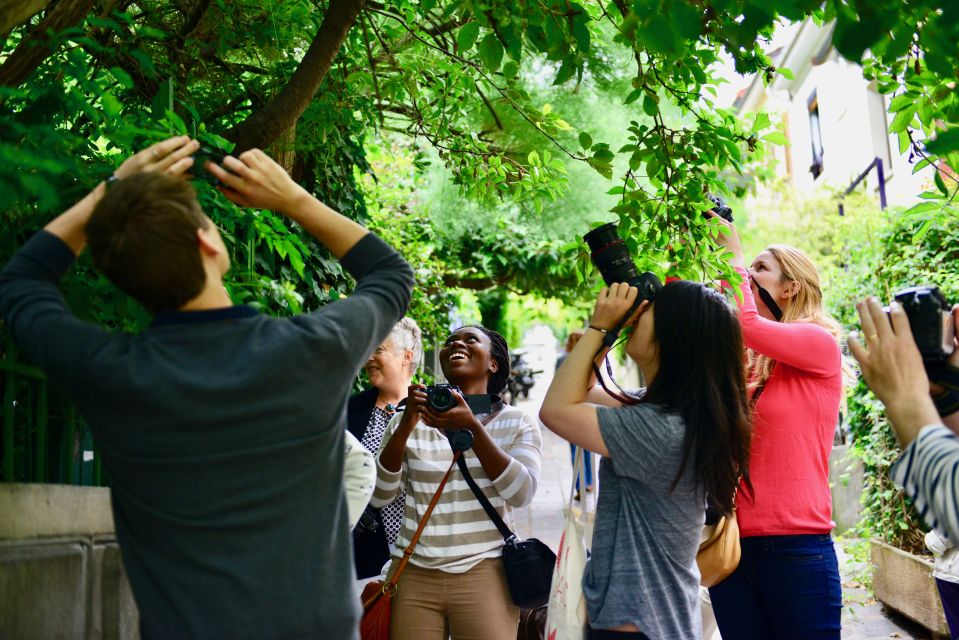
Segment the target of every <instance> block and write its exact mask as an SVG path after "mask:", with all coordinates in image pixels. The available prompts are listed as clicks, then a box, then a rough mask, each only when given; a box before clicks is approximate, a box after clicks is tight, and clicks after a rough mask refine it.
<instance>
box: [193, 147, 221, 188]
mask: <svg viewBox="0 0 959 640" xmlns="http://www.w3.org/2000/svg"><path fill="white" fill-rule="evenodd" d="M228 155H229V152H228V151H224V150H223V149H217V148H216V147H211V146H208V145H201V146H200V148H199V149H197V150H196V151H194V152H193V175H194V177H196V178H197V179H199V180H203V181H204V182H209V183H210V184H212V185H214V186H216V185H218V184H220V181H219V180H218V179H217V177H216V176H215V175H213V174H212V173H210V172H209V171H207V168H206V166H205V165H206V161H207V160H209V161H210V162H212V163H213V164H215V165H218V166H221V167H222V166H223V159H224V158H225V157H226V156H228ZM224 170H225V169H224Z"/></svg>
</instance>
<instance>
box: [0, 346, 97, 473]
mask: <svg viewBox="0 0 959 640" xmlns="http://www.w3.org/2000/svg"><path fill="white" fill-rule="evenodd" d="M0 344H2V348H3V351H2V353H0V386H2V387H3V409H2V412H0V418H2V422H0V481H3V482H47V483H58V484H76V485H92V486H101V485H103V484H104V480H105V478H104V474H103V467H102V464H101V461H100V456H99V454H98V453H97V451H96V450H95V449H94V447H93V437H92V434H91V433H90V430H89V428H88V426H87V424H86V422H84V420H83V419H82V417H81V416H80V414H79V413H78V412H77V410H76V407H75V406H74V405H73V404H72V403H71V402H69V400H67V399H66V398H65V397H64V396H63V394H61V393H59V392H58V391H57V390H56V389H51V388H50V385H49V383H48V382H47V378H46V376H45V375H43V372H42V371H40V370H39V369H37V368H36V367H33V366H30V365H27V364H25V363H23V362H21V361H20V360H19V358H18V354H17V349H16V345H15V344H14V342H13V339H12V337H11V336H10V334H9V332H8V331H5V330H3V329H0Z"/></svg>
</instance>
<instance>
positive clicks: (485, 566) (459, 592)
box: [390, 558, 519, 640]
mask: <svg viewBox="0 0 959 640" xmlns="http://www.w3.org/2000/svg"><path fill="white" fill-rule="evenodd" d="M397 587H398V588H397V592H396V597H395V598H393V609H392V615H391V620H390V638H391V640H446V638H447V637H450V638H452V640H515V638H516V629H517V627H518V626H519V607H517V606H516V605H514V604H513V601H512V599H511V598H510V595H509V587H508V586H507V585H506V575H505V573H504V572H503V561H502V559H500V558H493V559H486V560H483V561H481V562H480V563H479V564H478V565H476V566H475V567H473V568H472V569H470V570H469V571H467V572H466V573H447V572H445V571H440V570H438V569H421V568H420V567H414V566H413V565H408V566H407V567H406V570H405V571H403V575H402V576H400V580H399V583H398V585H397Z"/></svg>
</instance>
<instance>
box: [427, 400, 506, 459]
mask: <svg viewBox="0 0 959 640" xmlns="http://www.w3.org/2000/svg"><path fill="white" fill-rule="evenodd" d="M457 395H461V396H463V398H464V399H465V400H466V404H467V406H469V408H470V411H472V412H473V413H474V414H476V413H489V412H490V411H492V400H491V398H490V396H489V394H480V395H464V394H463V392H462V391H460V388H459V387H457V386H455V385H452V384H431V385H429V386H428V387H426V404H427V406H429V408H430V409H432V410H433V411H436V412H438V413H443V412H446V411H449V410H450V409H452V408H453V407H455V406H456V404H457V402H456V396H457ZM446 437H447V438H448V439H449V441H450V447H452V449H453V451H466V450H467V449H469V448H470V447H472V446H473V434H472V433H470V432H469V431H467V430H466V429H461V430H458V431H447V432H446Z"/></svg>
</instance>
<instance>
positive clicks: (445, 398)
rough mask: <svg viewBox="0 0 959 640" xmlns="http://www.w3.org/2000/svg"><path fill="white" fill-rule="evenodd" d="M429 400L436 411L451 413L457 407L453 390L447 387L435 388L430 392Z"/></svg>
mask: <svg viewBox="0 0 959 640" xmlns="http://www.w3.org/2000/svg"><path fill="white" fill-rule="evenodd" d="M427 400H428V401H429V405H430V407H431V408H432V409H433V410H434V411H449V410H450V409H452V408H453V407H454V406H456V398H454V397H453V392H452V390H450V388H449V387H445V386H443V387H440V386H436V387H433V388H432V389H431V390H430V393H429V395H428V397H427Z"/></svg>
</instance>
